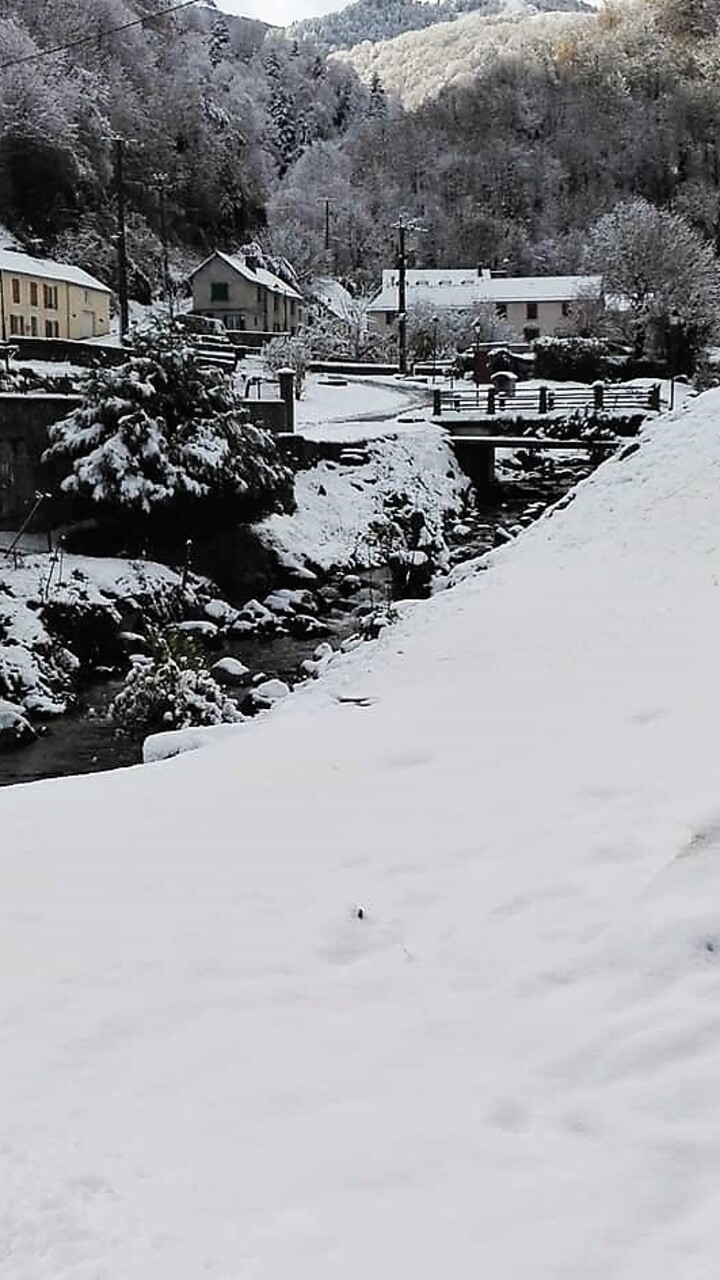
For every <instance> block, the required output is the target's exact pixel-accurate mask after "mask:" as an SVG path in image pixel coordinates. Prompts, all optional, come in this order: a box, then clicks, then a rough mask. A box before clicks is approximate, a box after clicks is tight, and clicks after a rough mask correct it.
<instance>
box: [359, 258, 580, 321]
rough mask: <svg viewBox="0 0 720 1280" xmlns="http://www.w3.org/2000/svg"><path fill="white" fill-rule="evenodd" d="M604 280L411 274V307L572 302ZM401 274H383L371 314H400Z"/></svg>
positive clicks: (408, 274)
mask: <svg viewBox="0 0 720 1280" xmlns="http://www.w3.org/2000/svg"><path fill="white" fill-rule="evenodd" d="M600 287H601V277H600V276H487V275H480V274H479V273H478V271H477V269H476V268H472V267H469V268H465V269H461V270H450V269H448V268H444V269H442V268H441V269H439V270H432V271H415V270H412V271H407V272H406V274H405V288H406V293H407V300H408V305H415V306H417V305H418V304H421V303H427V304H428V305H429V306H431V307H455V308H457V309H461V308H465V307H472V306H473V305H475V304H477V303H480V302H504V303H510V302H570V301H571V300H572V299H573V298H578V297H581V296H587V295H588V294H591V295H595V294H598V293H599V292H600ZM397 309H398V272H397V270H396V269H394V270H389V271H383V282H382V290H381V292H380V293H379V294H378V296H377V297H376V298H374V299H373V301H372V302H371V303H370V305H369V307H368V311H397Z"/></svg>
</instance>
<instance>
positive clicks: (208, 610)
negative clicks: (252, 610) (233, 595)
mask: <svg viewBox="0 0 720 1280" xmlns="http://www.w3.org/2000/svg"><path fill="white" fill-rule="evenodd" d="M205 616H206V618H209V619H210V621H211V622H214V623H216V624H217V626H219V627H231V626H232V625H233V623H234V622H236V621H237V617H238V611H237V609H233V607H232V605H230V604H228V603H227V601H226V600H218V599H214V600H208V602H207V604H206V605H205Z"/></svg>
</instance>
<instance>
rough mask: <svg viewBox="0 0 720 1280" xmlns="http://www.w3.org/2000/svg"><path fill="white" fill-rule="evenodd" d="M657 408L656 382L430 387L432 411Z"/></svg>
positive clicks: (628, 410)
mask: <svg viewBox="0 0 720 1280" xmlns="http://www.w3.org/2000/svg"><path fill="white" fill-rule="evenodd" d="M659 409H660V383H659V382H657V383H653V385H652V386H651V387H631V386H627V385H623V384H622V383H618V384H617V385H614V384H613V385H609V386H608V385H605V384H604V383H600V382H596V383H594V384H593V385H592V386H589V387H558V386H555V387H547V386H540V387H523V386H518V387H516V388H515V389H514V392H513V394H509V393H507V392H502V391H500V390H498V388H497V387H455V388H452V389H447V388H444V387H436V388H435V389H434V391H433V414H434V416H435V417H436V418H439V417H442V415H443V413H475V414H481V415H484V414H488V415H490V416H492V415H494V414H496V413H514V414H517V415H518V416H521V415H523V414H536V413H537V414H540V415H541V416H545V415H546V414H549V413H566V414H571V413H584V414H586V415H588V416H589V415H591V414H599V413H648V412H655V413H657V412H658V411H659Z"/></svg>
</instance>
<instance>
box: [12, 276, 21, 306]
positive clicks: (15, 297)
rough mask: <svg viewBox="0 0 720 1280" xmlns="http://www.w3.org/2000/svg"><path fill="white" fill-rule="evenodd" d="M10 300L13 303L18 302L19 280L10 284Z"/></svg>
mask: <svg viewBox="0 0 720 1280" xmlns="http://www.w3.org/2000/svg"><path fill="white" fill-rule="evenodd" d="M12 300H13V302H19V301H20V281H19V280H13V282H12Z"/></svg>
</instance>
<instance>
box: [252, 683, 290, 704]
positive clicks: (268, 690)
mask: <svg viewBox="0 0 720 1280" xmlns="http://www.w3.org/2000/svg"><path fill="white" fill-rule="evenodd" d="M289 693H290V686H289V685H288V684H286V683H285V681H284V680H263V681H262V683H261V684H258V685H256V686H255V688H254V689H253V691H252V700H253V703H254V704H255V706H256V707H259V708H263V707H271V706H272V705H273V704H274V703H275V702H281V701H282V699H283V698H287V696H288V694H289Z"/></svg>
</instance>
